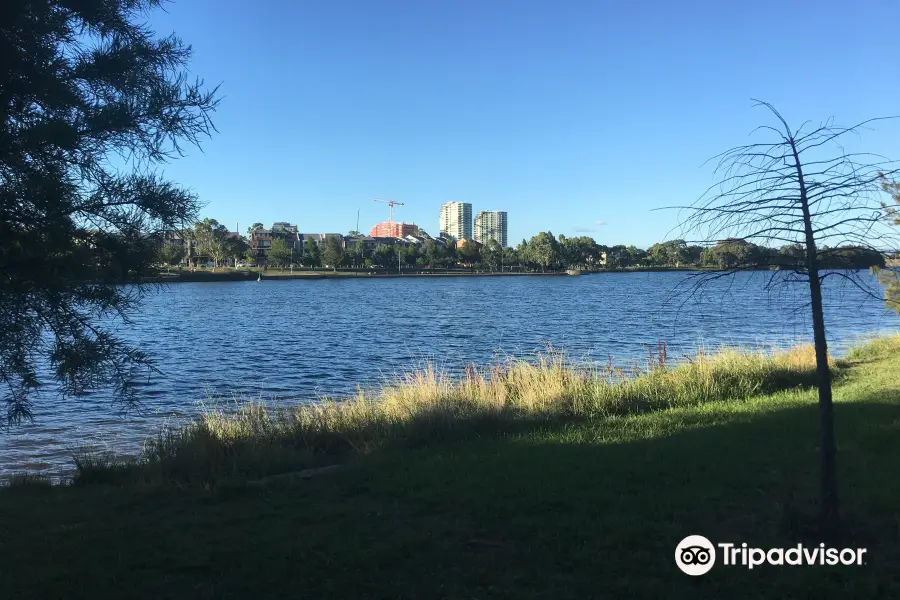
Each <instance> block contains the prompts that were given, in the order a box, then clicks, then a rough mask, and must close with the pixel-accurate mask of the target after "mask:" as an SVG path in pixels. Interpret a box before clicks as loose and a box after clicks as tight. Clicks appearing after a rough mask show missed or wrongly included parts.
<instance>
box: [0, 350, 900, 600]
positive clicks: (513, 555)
mask: <svg viewBox="0 0 900 600" xmlns="http://www.w3.org/2000/svg"><path fill="white" fill-rule="evenodd" d="M710 360H711V361H712V360H713V359H710ZM735 360H737V359H735ZM792 360H793V359H788V360H787V362H788V364H792ZM803 362H804V361H803V360H802V359H801V358H796V363H793V364H796V365H797V370H798V372H797V373H796V374H795V375H796V376H797V378H795V376H794V375H791V376H790V377H784V375H783V372H782V371H781V369H769V371H771V372H774V373H776V374H778V375H777V377H775V378H774V379H773V378H770V377H768V376H762V377H759V376H758V373H757V375H754V376H753V377H751V376H749V375H743V376H741V377H737V378H735V379H734V382H733V383H730V384H728V385H727V386H725V385H722V384H720V383H719V381H720V380H719V377H728V375H727V373H726V371H723V372H721V373H719V374H718V375H710V376H709V378H707V381H708V382H709V383H708V384H707V385H701V386H697V387H690V386H687V385H685V386H682V387H679V386H678V381H677V380H675V379H672V378H673V377H674V376H673V375H671V372H668V373H667V372H661V371H660V372H658V373H656V374H654V375H651V378H650V379H648V380H646V381H644V382H642V383H633V384H620V385H626V386H627V385H633V386H636V387H635V388H634V389H633V390H632V391H634V395H633V396H630V397H629V398H630V400H629V401H628V402H625V401H615V398H613V397H612V396H610V397H609V398H605V399H602V400H601V399H600V398H601V396H602V395H591V394H588V393H587V392H585V393H584V394H582V395H580V396H579V395H577V394H576V395H574V396H566V395H565V394H563V395H562V396H559V395H556V396H554V395H552V394H550V395H549V396H543V395H542V394H541V393H538V392H534V393H531V394H529V392H528V390H527V389H526V388H524V387H523V388H521V389H520V390H518V391H517V392H515V393H511V394H510V395H511V396H512V397H514V398H515V399H514V400H511V401H510V402H512V404H513V406H514V407H515V410H514V411H512V412H513V413H514V414H513V415H508V416H507V417H503V419H494V420H492V421H490V422H488V423H482V424H481V425H480V426H477V427H476V426H474V425H475V424H476V423H478V422H479V419H478V418H474V419H472V418H471V414H474V415H475V416H476V417H477V416H478V415H483V414H484V413H483V411H482V408H483V407H484V406H486V405H487V401H488V399H490V398H495V399H496V397H494V396H491V395H490V394H488V393H487V392H485V393H484V394H483V395H482V396H480V398H481V399H480V400H477V401H473V403H472V405H469V406H466V407H463V408H465V411H466V412H465V413H464V414H465V415H466V419H463V420H464V421H466V424H465V426H464V427H463V426H458V427H450V428H446V427H445V426H444V425H441V426H439V427H435V428H432V425H428V426H425V428H424V429H419V427H420V424H419V421H417V420H416V419H415V418H412V417H410V418H408V419H407V418H405V417H404V418H403V419H400V420H399V422H400V423H407V425H406V426H403V427H399V429H397V430H396V431H394V433H393V434H392V436H387V435H384V434H381V435H374V434H373V435H372V437H367V438H366V439H367V440H370V441H371V444H370V445H369V446H367V447H366V448H357V449H354V450H351V451H344V450H341V451H340V452H336V453H330V452H328V451H325V450H321V451H319V452H318V453H312V455H314V456H316V457H318V459H320V460H324V461H326V462H328V461H334V460H338V459H339V460H340V461H341V462H343V463H344V464H345V466H344V467H343V468H342V469H341V470H338V471H337V472H334V473H330V474H328V475H321V476H319V477H315V478H312V479H310V480H308V481H299V482H291V483H285V484H273V485H271V486H265V487H255V486H246V485H242V484H241V483H240V481H241V478H240V477H238V476H236V475H235V474H236V473H239V472H240V469H237V470H235V471H233V472H232V475H231V476H229V475H228V474H227V473H221V474H220V477H219V478H217V479H215V481H216V484H215V485H205V484H201V485H197V484H195V483H194V482H192V481H191V480H189V479H188V480H183V479H177V478H176V479H175V484H173V485H160V484H159V483H157V482H156V481H155V480H153V479H152V478H147V479H142V478H137V479H134V480H133V482H132V483H127V484H123V483H122V481H124V480H125V479H123V478H122V476H121V474H120V475H117V476H115V477H111V478H110V481H115V482H117V483H116V484H115V485H102V484H96V485H87V484H86V483H87V482H83V483H85V484H84V485H76V486H67V487H49V486H28V485H25V486H14V487H11V488H9V489H6V490H2V491H0V513H2V514H3V515H4V517H3V519H2V520H0V564H2V565H3V571H2V573H3V581H2V585H3V592H4V596H3V597H4V598H122V597H129V598H273V597H290V598H460V599H462V598H479V599H486V598H515V599H520V598H618V597H647V598H690V599H694V598H711V599H712V598H716V599H718V598H732V597H741V598H800V597H804V598H805V597H815V598H828V597H853V598H891V597H898V594H900V579H898V577H897V575H896V573H897V568H896V565H897V564H900V514H898V504H897V498H898V497H900V478H898V477H897V473H898V472H900V338H893V339H890V340H887V341H879V342H878V343H876V344H874V345H870V346H868V347H866V348H864V349H862V350H858V351H857V352H855V353H854V354H853V355H851V357H850V359H849V360H848V361H847V362H846V363H843V364H842V365H841V366H840V372H841V376H840V378H839V379H838V381H837V382H836V386H835V399H836V402H837V405H836V409H835V411H836V427H837V440H838V444H839V454H838V467H839V471H840V482H841V498H842V503H843V509H844V517H845V521H846V525H847V535H848V539H847V541H846V543H847V545H849V546H857V545H858V546H862V547H867V548H868V554H867V559H868V562H867V564H865V565H864V566H861V567H790V568H786V567H785V568H774V567H760V568H757V569H755V570H753V571H747V570H744V569H740V568H725V567H719V566H717V567H716V568H714V569H713V570H712V571H711V572H710V573H709V574H707V575H706V576H703V577H699V578H691V577H688V576H686V575H683V574H682V573H681V572H680V571H678V570H677V569H676V567H675V565H674V561H673V555H674V548H675V545H676V544H677V542H678V541H679V540H680V539H682V538H683V537H684V536H686V535H688V534H695V533H696V534H702V535H705V536H707V537H709V538H711V539H713V540H714V541H735V542H738V543H740V542H747V543H749V544H750V545H755V546H760V547H770V546H780V545H795V544H796V543H797V541H804V542H809V540H810V529H809V523H811V522H812V516H813V515H814V514H815V499H816V496H817V493H816V492H817V481H818V480H817V464H818V463H817V447H816V442H817V428H818V416H817V409H816V404H815V401H816V394H815V390H813V389H809V388H807V387H805V383H804V382H805V381H806V380H805V379H804V377H805V375H803V374H802V372H803V368H802V364H803ZM695 368H696V367H695ZM545 371H546V370H545ZM764 373H765V372H764ZM682 376H683V377H686V376H684V375H682ZM519 377H524V375H521V376H519ZM653 378H656V379H653ZM667 378H668V379H667ZM470 379H472V380H473V381H474V382H475V383H472V384H471V385H473V386H476V387H474V388H472V389H477V385H476V384H477V378H475V377H474V375H473V376H472V377H470ZM702 380H703V378H699V379H698V381H702ZM516 381H524V380H523V379H517V380H516ZM741 382H742V383H741ZM478 385H480V384H478ZM573 385H575V387H574V388H573V389H582V390H585V389H588V388H591V385H587V384H583V383H579V384H577V385H576V384H573ZM592 385H594V386H597V385H599V384H596V383H595V384H592ZM692 385H693V384H692ZM666 386H670V388H669V389H671V390H672V391H671V393H669V394H666V393H665V390H666V389H667V387H666ZM671 386H674V387H671ZM784 386H790V389H780V390H777V388H783V387H784ZM401 387H402V386H401ZM436 388H437V389H440V386H436ZM447 389H449V388H445V390H444V392H441V393H445V392H446V390H447ZM566 389H568V388H566ZM622 389H623V390H624V389H626V388H622ZM692 390H693V391H699V393H701V394H705V396H701V397H697V398H692V397H691V395H690V394H691V393H692ZM638 391H640V393H638ZM733 392H736V395H732V393H733ZM449 393H451V394H452V391H451V392H449ZM592 393H594V392H592ZM516 394H519V395H518V396H517V395H516ZM596 394H599V392H597V393H596ZM550 396H552V398H557V397H559V398H565V399H560V400H552V398H550ZM472 397H473V398H476V397H479V396H478V395H477V394H473V395H472ZM542 397H543V399H542ZM577 398H581V399H582V400H584V399H585V398H592V399H596V400H592V402H593V404H591V405H590V406H592V407H593V408H590V409H587V408H584V407H583V405H582V404H578V402H577V401H576V399H577ZM394 402H396V403H397V404H396V407H395V408H392V409H390V410H389V411H388V409H384V410H386V411H388V414H396V415H400V414H402V413H401V412H400V410H401V408H404V407H405V408H409V407H410V406H413V407H426V406H429V405H430V404H429V402H431V401H429V402H425V401H417V400H413V399H411V398H406V399H405V400H403V399H402V394H400V395H399V396H397V399H396V400H394ZM410 403H411V404H410ZM479 407H482V408H479ZM579 407H581V408H579ZM335 410H336V409H335ZM454 410H457V409H456V408H454ZM460 410H462V408H460ZM470 411H472V413H471V414H470ZM501 414H505V413H501ZM516 414H517V415H518V416H514V415H516ZM529 415H531V416H530V417H529ZM535 415H543V416H542V417H541V418H536V417H535ZM248 422H250V423H254V422H257V420H256V418H255V417H245V419H244V421H242V422H237V423H231V424H224V423H221V424H220V426H221V431H220V432H219V433H218V434H217V435H219V436H222V439H245V440H249V439H254V440H257V441H259V440H264V439H266V440H270V441H271V440H276V439H280V440H282V442H280V443H282V445H281V446H280V447H282V448H285V447H288V446H286V445H284V444H283V442H285V441H286V440H288V439H295V440H296V439H304V438H302V437H301V438H297V437H293V438H292V437H291V436H296V435H298V434H297V432H296V431H293V432H292V433H291V434H290V435H287V434H285V436H284V437H282V436H281V434H279V435H274V436H273V435H271V434H269V433H266V434H264V435H256V434H254V436H249V435H248V434H247V433H246V431H244V429H242V428H245V427H247V423H248ZM329 422H330V421H329ZM354 422H355V423H360V422H362V423H368V422H371V421H370V420H369V418H368V417H366V419H364V420H362V421H354ZM375 422H378V420H377V419H376V420H375ZM500 425H502V426H500ZM363 429H365V428H363ZM343 431H353V432H359V431H361V430H360V429H359V428H357V427H356V426H355V425H354V427H352V428H350V429H349V430H343ZM397 432H401V433H402V432H407V433H406V434H404V435H397ZM428 432H435V433H434V435H431V436H430V438H429V435H430V434H429V433H428ZM226 433H228V435H230V436H232V438H228V437H227V436H226V435H225V434H226ZM413 434H415V435H413ZM309 435H312V434H309ZM420 435H421V436H423V437H419V436H420ZM404 436H405V437H404ZM307 439H319V438H317V437H316V436H314V435H312V437H310V438H307ZM248 443H249V442H248ZM200 447H205V446H200ZM251 447H252V446H251ZM263 447H265V446H264V445H263V444H261V443H260V445H258V446H257V448H263ZM242 451H243V450H242ZM248 452H249V450H248ZM304 452H308V449H307V450H304ZM251 454H252V453H251ZM232 456H233V457H234V458H235V459H237V457H238V456H240V453H239V452H236V451H235V453H233V454H232ZM247 456H249V455H247ZM298 456H300V455H299V454H298ZM207 458H210V457H207ZM217 460H218V459H216V460H215V461H212V462H213V463H215V462H216V461H217ZM245 460H246V461H247V463H248V465H253V464H255V463H254V460H250V459H249V458H245ZM255 460H260V459H255ZM201 462H202V461H201ZM207 462H209V461H207ZM109 466H110V465H106V467H107V468H108V467H109ZM123 468H126V469H128V468H130V467H123ZM137 468H138V469H141V468H144V469H145V468H147V466H146V465H144V466H143V467H137ZM246 468H251V467H250V466H247V467H246ZM256 468H258V467H256ZM101 471H103V468H99V467H98V468H97V469H96V472H98V473H99V472H101ZM130 472H132V473H133V472H134V471H133V470H132V471H130ZM809 543H811V542H809Z"/></svg>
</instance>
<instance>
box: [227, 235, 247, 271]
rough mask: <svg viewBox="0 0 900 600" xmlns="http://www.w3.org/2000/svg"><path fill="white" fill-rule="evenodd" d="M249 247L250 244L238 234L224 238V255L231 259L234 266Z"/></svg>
mask: <svg viewBox="0 0 900 600" xmlns="http://www.w3.org/2000/svg"><path fill="white" fill-rule="evenodd" d="M249 249H250V245H249V244H247V242H246V241H244V238H242V237H240V236H238V235H232V236H229V237H227V238H225V256H226V257H227V258H229V259H231V260H233V261H234V264H235V266H236V265H237V263H238V261H239V260H240V258H241V257H242V256H244V254H245V253H246V252H247V250H249Z"/></svg>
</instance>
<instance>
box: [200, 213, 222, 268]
mask: <svg viewBox="0 0 900 600" xmlns="http://www.w3.org/2000/svg"><path fill="white" fill-rule="evenodd" d="M227 236H228V229H226V228H225V226H224V225H220V224H219V222H218V221H216V220H215V219H203V220H202V221H199V222H198V223H196V224H195V225H194V232H193V239H194V242H195V243H196V244H197V252H198V253H199V254H200V256H206V257H209V258H211V259H212V260H213V261H215V263H216V266H217V267H218V266H219V263H220V262H222V260H223V259H224V258H225V256H226V255H227V250H226V239H227Z"/></svg>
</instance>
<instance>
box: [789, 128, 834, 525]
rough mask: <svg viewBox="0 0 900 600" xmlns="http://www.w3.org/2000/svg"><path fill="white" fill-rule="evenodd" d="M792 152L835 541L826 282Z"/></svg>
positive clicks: (823, 474) (825, 493)
mask: <svg viewBox="0 0 900 600" xmlns="http://www.w3.org/2000/svg"><path fill="white" fill-rule="evenodd" d="M791 149H792V150H793V153H794V161H795V165H796V167H797V178H798V182H799V185H800V205H801V207H802V209H803V227H804V230H805V234H806V261H807V270H808V275H809V296H810V304H811V306H812V324H813V341H814V343H815V348H816V378H817V379H818V383H819V463H820V472H819V486H820V490H819V493H820V498H819V503H820V504H819V526H820V529H821V533H822V535H824V536H825V537H826V538H829V539H834V538H835V537H837V536H838V535H839V532H840V526H841V522H840V511H839V503H838V490H837V447H836V443H835V439H834V403H833V402H832V397H831V370H830V368H829V366H828V342H827V340H826V339H825V313H824V311H823V309H822V281H821V280H820V279H819V260H818V248H817V247H816V240H815V234H814V232H813V227H812V218H811V217H810V211H809V198H808V196H807V189H806V183H805V181H804V180H803V168H802V167H801V164H800V156H799V154H798V152H797V148H796V146H795V144H794V141H793V140H791Z"/></svg>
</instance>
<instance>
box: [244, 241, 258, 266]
mask: <svg viewBox="0 0 900 600" xmlns="http://www.w3.org/2000/svg"><path fill="white" fill-rule="evenodd" d="M244 260H246V261H247V263H249V264H251V265H253V264H256V262H257V260H258V256H257V250H256V248H251V247H250V246H249V245H248V246H247V249H246V250H245V251H244Z"/></svg>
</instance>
